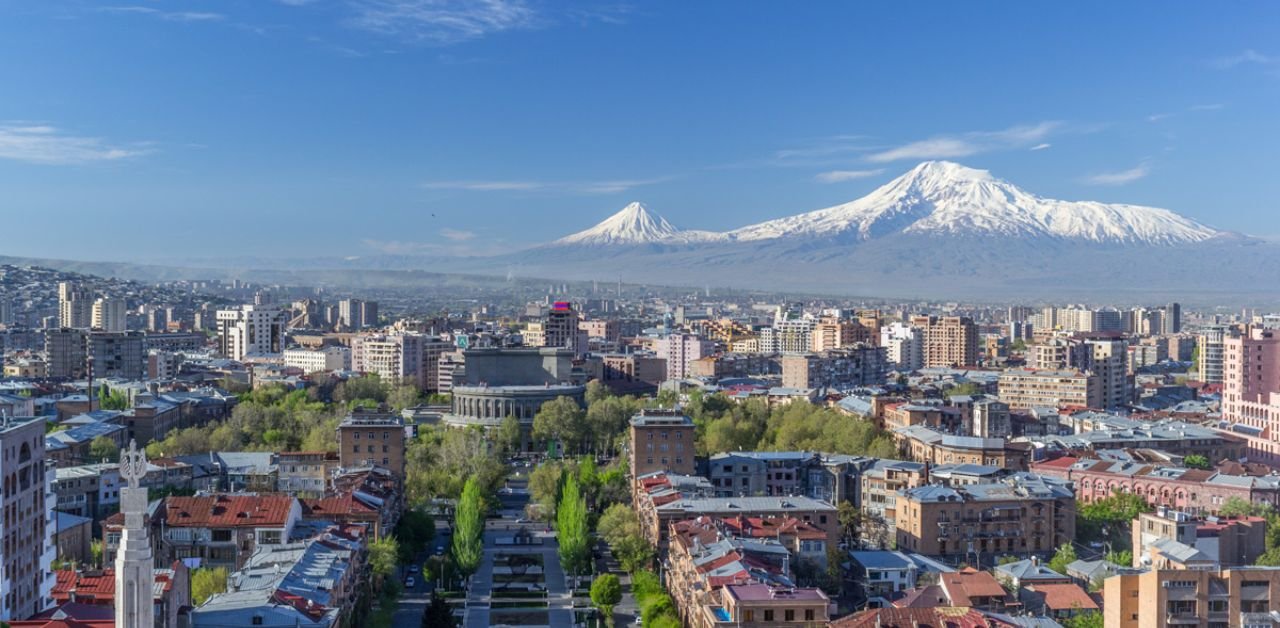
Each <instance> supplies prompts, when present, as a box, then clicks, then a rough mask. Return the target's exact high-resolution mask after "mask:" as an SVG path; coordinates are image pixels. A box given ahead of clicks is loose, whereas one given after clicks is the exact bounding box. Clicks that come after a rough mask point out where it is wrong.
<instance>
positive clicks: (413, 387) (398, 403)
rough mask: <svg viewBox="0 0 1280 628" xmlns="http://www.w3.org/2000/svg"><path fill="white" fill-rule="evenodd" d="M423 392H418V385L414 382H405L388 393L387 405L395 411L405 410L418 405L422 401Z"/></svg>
mask: <svg viewBox="0 0 1280 628" xmlns="http://www.w3.org/2000/svg"><path fill="white" fill-rule="evenodd" d="M421 397H422V391H420V390H418V385H417V384H414V383H413V380H408V379H407V380H405V383H404V384H402V385H400V386H396V387H395V388H393V389H392V390H391V392H390V393H387V405H389V406H391V407H392V408H393V409H395V410H404V409H405V408H412V407H414V406H416V405H418V402H419V401H420V400H421Z"/></svg>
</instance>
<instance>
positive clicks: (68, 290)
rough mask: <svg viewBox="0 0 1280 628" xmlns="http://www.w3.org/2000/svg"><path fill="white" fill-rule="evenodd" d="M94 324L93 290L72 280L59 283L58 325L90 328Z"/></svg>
mask: <svg viewBox="0 0 1280 628" xmlns="http://www.w3.org/2000/svg"><path fill="white" fill-rule="evenodd" d="M92 325H93V291H92V290H88V289H85V288H83V287H81V286H80V285H79V284H77V283H75V282H71V281H62V282H59V283H58V326H59V327H67V328H71V329H88V328H89V327H90V326H92Z"/></svg>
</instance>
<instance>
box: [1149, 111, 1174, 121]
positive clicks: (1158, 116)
mask: <svg viewBox="0 0 1280 628" xmlns="http://www.w3.org/2000/svg"><path fill="white" fill-rule="evenodd" d="M1172 117H1173V114H1172V113H1153V114H1151V115H1149V116H1147V122H1159V121H1161V120H1168V119H1169V118H1172Z"/></svg>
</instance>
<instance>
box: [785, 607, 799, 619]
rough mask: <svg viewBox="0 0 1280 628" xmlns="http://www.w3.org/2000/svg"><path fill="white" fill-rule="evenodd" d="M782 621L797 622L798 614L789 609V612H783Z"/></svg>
mask: <svg viewBox="0 0 1280 628" xmlns="http://www.w3.org/2000/svg"><path fill="white" fill-rule="evenodd" d="M782 620H783V621H795V620H796V612H795V611H794V610H791V609H789V608H788V609H787V610H784V611H782Z"/></svg>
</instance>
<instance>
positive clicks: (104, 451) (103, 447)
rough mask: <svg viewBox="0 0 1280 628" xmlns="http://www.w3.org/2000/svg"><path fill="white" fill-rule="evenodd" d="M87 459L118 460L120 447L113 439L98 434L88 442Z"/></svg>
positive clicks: (99, 460) (98, 460) (96, 460)
mask: <svg viewBox="0 0 1280 628" xmlns="http://www.w3.org/2000/svg"><path fill="white" fill-rule="evenodd" d="M89 459H90V460H93V461H94V462H103V461H105V462H119V461H120V447H119V446H118V445H116V442H115V441H114V440H111V439H110V438H107V437H106V436H99V437H97V438H95V439H93V440H92V441H90V442H89Z"/></svg>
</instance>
